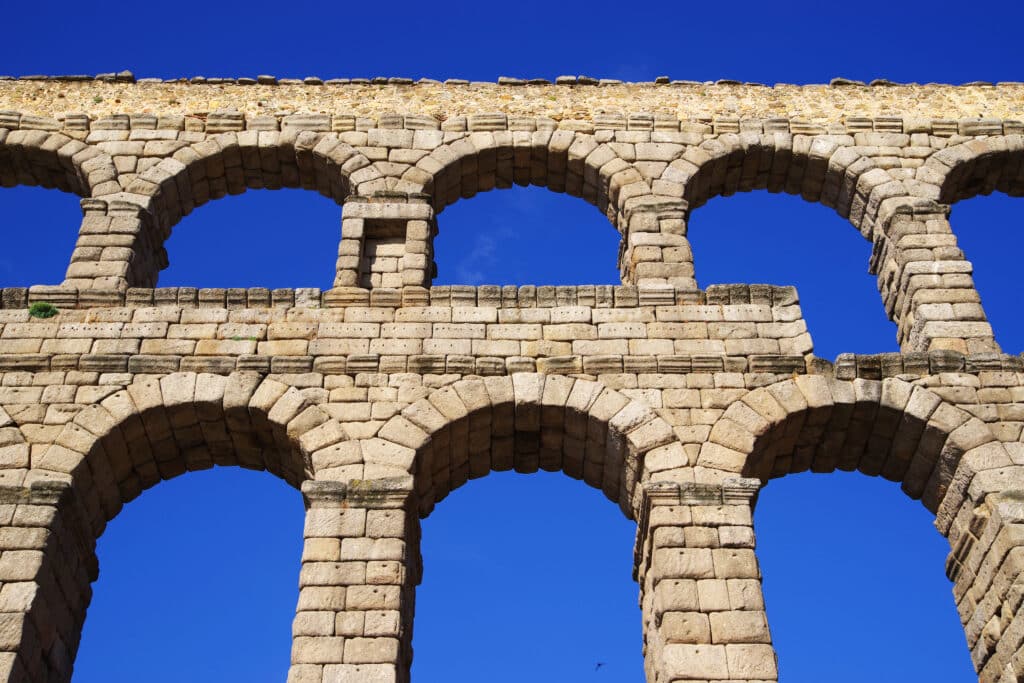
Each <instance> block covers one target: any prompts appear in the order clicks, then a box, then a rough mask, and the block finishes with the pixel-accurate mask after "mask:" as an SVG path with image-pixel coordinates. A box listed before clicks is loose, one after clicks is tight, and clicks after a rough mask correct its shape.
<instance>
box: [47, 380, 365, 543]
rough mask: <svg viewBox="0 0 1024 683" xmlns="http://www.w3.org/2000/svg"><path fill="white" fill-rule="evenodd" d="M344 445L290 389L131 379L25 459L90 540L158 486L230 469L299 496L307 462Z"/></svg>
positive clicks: (331, 423) (326, 420)
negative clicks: (73, 506) (72, 506)
mask: <svg viewBox="0 0 1024 683" xmlns="http://www.w3.org/2000/svg"><path fill="white" fill-rule="evenodd" d="M346 438H347V437H346V435H345V432H344V430H343V428H342V427H341V425H340V424H338V423H337V422H336V421H335V420H333V419H332V418H331V417H330V416H329V415H328V414H327V412H326V411H324V410H323V409H322V408H321V407H320V406H319V405H317V403H316V402H315V401H314V400H313V399H311V398H310V397H308V396H307V395H306V394H304V393H303V392H302V391H300V390H299V389H296V388H295V387H292V386H289V385H287V384H284V383H282V382H278V381H276V380H272V379H267V378H263V377H261V376H260V375H258V374H256V373H244V372H238V373H232V374H231V375H226V376H225V375H214V374H206V373H198V374H197V373H194V372H177V373H173V374H169V375H164V376H162V377H158V376H146V377H141V378H138V379H136V381H134V382H133V383H132V384H129V385H127V386H126V387H125V388H124V389H122V390H119V391H116V392H114V393H112V394H111V395H109V396H107V397H106V398H104V399H103V400H102V401H100V402H98V403H96V404H93V405H90V406H88V407H87V408H85V409H84V410H82V411H80V412H79V413H78V414H77V415H76V416H75V418H74V420H72V421H71V422H69V423H68V424H67V425H65V427H64V428H63V429H62V430H61V432H60V434H59V435H58V436H57V438H56V439H55V441H54V443H53V444H52V445H50V446H49V447H48V448H46V449H44V450H42V451H41V452H40V453H39V454H38V455H37V456H36V455H34V456H33V458H32V463H31V469H30V471H29V478H30V479H31V480H40V479H45V480H59V481H64V482H66V483H68V484H70V485H72V486H73V487H74V489H75V490H76V495H77V497H78V498H79V500H80V501H81V502H82V504H83V505H84V506H85V511H86V512H87V514H88V520H89V522H90V526H91V528H92V529H93V530H94V532H95V534H96V535H97V536H99V534H100V533H102V530H103V528H104V526H105V524H106V522H107V521H109V520H110V519H112V518H113V517H114V516H115V515H116V514H117V513H118V511H119V510H120V509H121V507H122V505H124V504H125V503H127V502H129V501H130V500H132V499H133V498H135V497H136V496H138V495H139V494H140V493H141V492H142V491H144V490H145V489H147V488H149V487H150V486H153V485H155V484H156V483H158V482H159V481H161V480H163V479H170V478H173V477H175V476H178V475H180V474H183V473H184V472H186V471H189V470H194V469H207V468H210V467H213V466H214V465H238V466H241V467H246V468H249V469H265V470H267V471H269V472H270V473H272V474H274V475H276V476H278V477H280V478H281V479H284V480H285V481H286V482H288V483H289V484H291V485H292V486H294V487H295V488H299V486H300V485H301V484H302V482H303V481H305V480H307V479H310V478H311V477H312V476H313V462H314V459H315V458H316V453H317V452H318V451H320V450H322V449H324V448H328V447H330V446H332V445H334V444H337V443H338V442H340V441H343V440H345V439H346Z"/></svg>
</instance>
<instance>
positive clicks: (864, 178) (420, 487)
mask: <svg viewBox="0 0 1024 683" xmlns="http://www.w3.org/2000/svg"><path fill="white" fill-rule="evenodd" d="M132 80H134V78H133V77H131V76H130V74H127V75H126V74H117V75H109V76H104V77H103V78H102V79H100V80H97V81H88V82H70V81H58V80H43V81H34V80H33V81H29V80H17V81H0V108H5V109H9V110H10V111H0V185H3V186H13V185H19V184H35V185H44V186H52V187H57V188H60V189H63V190H65V191H69V192H75V193H77V194H79V195H80V196H81V197H82V207H83V212H84V218H83V221H82V226H81V231H80V237H79V242H78V246H77V248H76V249H75V252H74V255H73V257H72V262H71V264H70V266H69V268H68V275H67V279H66V281H65V282H64V283H62V284H60V285H39V286H36V287H32V288H27V289H26V288H7V289H2V290H0V672H2V675H3V676H4V677H6V679H7V680H19V681H21V680H25V681H40V682H42V681H47V682H49V681H67V680H69V679H70V673H71V668H72V665H73V661H74V655H75V651H76V649H77V643H78V638H79V633H80V629H81V624H82V621H83V619H84V615H85V610H86V607H87V605H88V603H89V597H90V583H91V581H92V580H93V579H94V578H95V576H96V571H97V564H96V557H95V542H96V538H97V537H98V536H99V534H100V533H101V532H102V530H103V528H104V526H105V525H106V523H107V522H108V521H109V520H110V519H112V518H113V517H114V516H115V515H117V513H118V511H119V510H120V509H121V507H122V506H123V505H124V503H125V502H127V501H130V500H131V499H133V498H134V497H135V496H137V495H139V494H140V493H141V492H142V491H143V490H145V489H146V488H148V487H150V486H153V485H155V484H156V483H157V482H159V481H161V480H163V479H169V478H171V477H175V476H178V475H180V474H183V473H185V472H187V471H190V470H195V469H202V468H208V467H212V466H213V465H239V466H243V467H250V468H258V469H266V470H268V471H270V472H273V473H275V474H277V475H278V476H280V477H281V478H283V479H284V480H286V481H288V482H289V483H291V484H292V485H294V486H296V487H299V488H301V490H302V492H303V494H304V496H305V500H306V502H307V507H308V512H307V520H306V525H305V545H304V551H303V557H302V568H301V572H300V579H299V580H300V586H301V591H300V598H299V604H298V607H297V614H296V618H295V622H294V625H293V635H294V642H293V649H292V658H293V666H292V669H291V672H290V674H289V680H291V681H293V682H295V683H297V682H299V681H302V682H306V681H316V682H319V683H328V682H333V681H342V680H344V681H367V682H384V681H387V682H394V683H397V682H400V681H406V680H407V679H408V671H409V665H410V662H411V658H412V649H411V634H412V623H413V622H412V615H413V603H414V591H415V586H416V584H417V583H418V581H419V577H420V574H421V568H420V557H419V536H418V534H419V522H418V520H419V519H420V518H421V517H423V516H425V515H427V514H429V513H430V511H431V510H432V509H433V507H434V505H435V504H437V503H438V502H439V501H441V500H442V499H443V498H444V497H445V496H446V495H447V494H448V493H450V492H451V491H452V490H454V489H455V488H457V487H459V486H461V485H463V484H464V483H466V482H467V481H468V480H469V479H472V478H476V477H481V476H484V475H486V474H487V473H488V472H490V471H492V470H507V469H515V470H517V471H520V472H534V471H537V470H539V469H544V470H552V471H556V470H560V471H562V472H564V473H566V474H567V475H569V476H571V477H574V478H577V479H582V480H583V481H584V482H585V483H587V484H589V485H591V486H594V487H596V488H598V489H600V490H602V491H603V492H604V493H605V495H606V496H607V497H608V498H609V499H610V500H611V501H613V502H614V503H615V504H617V505H618V506H619V507H620V508H621V510H622V511H623V513H624V514H625V515H626V516H627V517H629V518H631V519H635V520H636V521H637V522H638V525H639V533H638V538H637V544H636V547H635V549H634V559H635V564H634V566H635V578H636V580H637V581H638V582H639V584H640V587H641V606H642V623H643V633H644V647H645V662H646V670H647V676H648V680H650V681H652V682H654V681H657V682H662V681H665V682H667V681H680V680H700V681H708V680H716V681H717V680H730V681H774V680H776V679H777V670H776V666H775V657H774V652H773V650H772V647H771V638H770V632H769V627H768V625H769V621H768V615H767V614H766V612H765V605H764V601H763V599H762V595H761V584H760V570H759V568H758V563H757V558H756V554H755V536H754V530H753V528H752V506H753V503H754V501H755V500H756V493H757V491H758V489H759V487H760V486H761V485H763V484H765V483H767V482H768V481H769V480H770V479H772V478H774V477H779V476H783V475H785V474H788V473H791V472H799V471H804V470H813V471H819V472H829V471H833V470H836V469H843V470H859V471H861V472H863V473H865V474H868V475H879V476H883V477H886V478H887V479H890V480H893V481H897V482H900V483H901V484H902V487H903V490H904V491H906V493H907V495H909V496H911V497H912V498H915V499H920V500H921V501H922V503H923V504H924V505H925V506H926V507H927V509H929V510H930V511H932V512H933V513H934V514H935V515H936V527H937V528H938V529H939V531H940V532H942V533H943V534H944V535H946V536H947V537H948V538H949V541H950V544H951V549H952V551H951V553H950V556H949V561H948V563H947V567H946V569H947V573H948V575H949V577H950V579H951V580H952V581H953V582H954V588H953V595H954V598H955V600H956V604H957V607H958V609H959V611H960V614H961V617H962V620H963V623H964V629H965V633H966V637H967V644H968V646H969V647H970V650H971V653H972V657H973V660H974V663H975V666H976V668H977V670H978V675H979V680H981V681H985V682H986V683H988V682H996V681H999V682H1003V681H1011V680H1017V679H1018V678H1019V677H1021V676H1024V617H1022V618H1021V619H1017V618H1016V614H1017V612H1018V611H1019V609H1020V606H1021V602H1022V601H1024V591H1022V590H1021V588H1020V585H1021V582H1022V581H1024V577H1022V569H1024V550H1022V546H1024V531H1022V530H1024V469H1018V468H1022V467H1024V446H1022V445H1021V443H1022V441H1024V438H1022V431H1024V409H1022V407H1021V404H1022V403H1024V364H1022V361H1021V358H1020V357H1018V356H1011V355H1006V354H1003V353H1001V352H1000V349H999V347H998V346H997V345H996V342H995V339H994V338H993V335H992V331H991V328H990V327H989V325H988V323H987V322H986V319H985V314H984V311H983V309H982V307H981V302H980V299H979V297H978V295H977V292H976V290H975V289H974V285H973V281H972V278H971V265H970V263H969V262H968V261H967V260H965V258H964V256H963V254H962V253H961V252H960V250H959V249H958V248H957V246H956V237H955V235H954V234H953V232H952V230H951V229H950V225H949V221H948V214H949V210H950V205H951V204H952V203H954V202H956V201H959V200H961V199H964V198H967V197H970V196H973V195H975V194H979V193H987V192H991V191H993V190H1000V191H1003V192H1007V193H1009V194H1014V195H1020V194H1024V174H1022V173H1024V171H1022V169H1024V165H1022V163H1021V160H1022V158H1024V136H1022V130H1024V127H1022V125H1021V123H1019V121H1018V119H1019V118H1021V115H1020V112H1021V108H1022V106H1024V102H1022V94H1024V88H1022V87H1021V86H1018V85H1013V84H1008V85H1000V86H997V87H983V86H970V87H952V86H873V87H867V86H859V85H839V84H838V83H837V85H835V86H833V87H826V86H807V87H802V88H797V87H794V86H778V87H775V88H765V87H760V86H738V85H726V84H722V85H699V84H696V85H695V84H666V85H657V86H656V85H653V84H646V85H645V84H617V83H604V82H601V83H598V82H597V81H593V80H592V79H585V78H575V77H574V78H560V79H559V81H558V82H559V83H560V85H530V84H522V82H521V81H518V79H503V81H502V84H501V85H494V84H466V85H460V84H455V83H449V84H437V83H433V82H423V83H417V84H411V83H410V82H407V81H405V80H403V79H392V80H391V81H386V82H384V83H382V84H379V85H375V84H362V83H355V84H351V83H350V84H331V83H328V84H324V83H323V82H322V81H319V79H308V80H307V84H304V85H298V84H288V83H286V82H285V81H284V80H277V79H275V78H274V77H272V76H260V77H259V78H258V79H248V80H245V81H244V83H249V81H250V80H251V81H252V82H253V83H254V84H247V85H243V84H242V83H243V82H242V81H239V82H235V81H231V82H230V83H228V82H216V83H212V82H211V80H212V79H209V80H208V79H197V80H196V82H194V83H184V82H177V83H153V82H145V83H142V82H140V83H137V84H133V83H131V82H130V81H132ZM202 81H205V82H202ZM259 102H262V103H263V104H262V105H259V104H257V103H259ZM111 103H114V104H116V105H117V108H116V109H111ZM229 107H230V109H229ZM625 108H628V110H625ZM67 111H80V112H82V113H80V114H67V113H62V112H67ZM132 112H144V113H132ZM979 114H980V115H981V116H983V117H985V118H975V117H977V116H979ZM513 184H537V185H543V186H546V187H549V188H550V189H552V190H556V191H560V192H567V193H569V194H572V195H575V196H579V197H582V198H583V199H585V200H586V201H588V202H590V203H591V204H593V205H595V206H596V207H597V208H598V210H600V211H602V212H603V213H604V214H605V215H606V216H607V217H608V219H609V220H610V221H611V222H612V223H613V225H615V227H616V228H617V229H618V230H619V231H620V233H621V234H622V248H621V250H620V254H619V267H620V272H621V273H622V280H623V285H621V286H615V287H612V286H593V285H579V286H572V287H545V286H518V287H517V286H505V287H499V286H480V287H469V286H446V287H430V282H431V279H432V277H433V274H434V269H435V265H434V261H433V238H434V235H435V233H436V228H437V220H438V214H439V213H440V212H441V211H442V210H443V209H444V208H445V207H446V206H447V205H448V204H451V203H453V202H454V201H457V200H458V199H460V198H468V197H471V196H472V195H473V194H475V193H477V192H480V191H484V190H487V189H491V188H493V187H508V186H511V185H513ZM258 187H267V188H275V187H303V188H306V189H311V190H316V191H318V192H320V193H322V194H325V195H327V196H329V197H331V198H333V199H334V200H335V201H337V202H338V203H339V204H343V205H344V217H343V221H342V226H341V239H340V240H339V249H338V261H337V276H336V280H335V285H336V286H335V287H334V288H333V289H331V290H327V291H320V290H315V289H294V290H291V289H277V290H273V291H271V290H267V289H261V288H250V289H212V288H206V289H200V288H190V287H179V288H163V289H155V288H154V286H155V285H156V282H157V274H158V272H159V270H160V269H161V268H163V267H165V266H166V264H167V259H168V256H167V254H166V252H165V251H164V248H163V243H164V240H165V239H166V238H167V236H168V234H169V231H170V229H171V227H172V226H173V225H174V224H175V223H176V222H177V221H178V220H180V218H181V217H182V216H183V215H185V214H187V213H189V212H190V211H192V210H193V209H195V208H196V207H198V206H200V205H202V204H203V203H205V202H207V201H209V200H212V199H216V198H219V197H222V196H224V195H225V194H228V193H238V192H243V191H245V190H246V189H247V188H258ZM757 188H766V189H769V190H772V191H781V192H788V193H792V194H799V195H801V196H802V197H804V198H805V199H807V200H808V201H817V202H821V203H824V204H826V205H827V206H830V207H833V208H834V209H835V210H836V211H837V212H839V213H840V215H842V216H844V217H846V218H848V219H849V220H850V222H851V223H852V224H853V225H854V227H855V228H857V229H858V230H859V231H860V232H861V233H862V235H863V236H864V237H865V238H866V239H869V240H870V241H871V242H872V244H873V245H874V249H873V255H872V259H871V263H870V268H871V270H872V272H873V273H875V274H876V275H877V276H878V283H879V291H880V292H881V296H882V304H883V305H884V307H885V309H886V311H887V313H888V314H889V316H890V317H891V318H892V319H893V320H894V321H895V322H896V323H897V327H898V335H899V342H900V345H901V349H902V352H901V353H892V354H882V355H875V356H858V355H853V354H844V355H841V356H839V358H837V359H836V360H835V362H834V363H831V362H828V361H826V360H823V359H820V358H816V357H815V356H814V355H813V353H812V342H811V334H810V332H812V331H808V329H807V327H806V325H805V324H804V322H803V319H802V315H801V312H800V308H799V301H798V297H797V294H796V292H795V290H794V289H793V288H790V287H771V286H765V285H723V286H714V287H709V288H708V289H706V290H699V289H698V288H697V287H696V284H695V280H694V272H695V271H694V269H695V268H696V267H699V265H700V264H699V263H694V261H693V258H692V253H691V251H690V248H689V244H688V241H687V239H686V223H687V220H688V217H689V211H690V210H691V209H692V208H695V207H697V206H700V205H701V204H703V203H704V202H706V201H708V200H709V199H710V198H712V197H715V196H717V195H722V194H730V193H733V192H737V191H746V190H751V189H757ZM0 284H2V283H0ZM197 284H201V283H197ZM44 301H45V302H49V303H52V304H55V305H56V306H57V308H58V309H59V314H58V315H56V316H54V317H52V318H45V319H42V318H34V317H32V316H31V315H30V314H29V311H28V306H29V305H30V304H32V303H36V302H44Z"/></svg>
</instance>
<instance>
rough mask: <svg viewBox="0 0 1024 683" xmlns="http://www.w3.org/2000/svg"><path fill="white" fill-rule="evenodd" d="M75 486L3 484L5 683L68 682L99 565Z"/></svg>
mask: <svg viewBox="0 0 1024 683" xmlns="http://www.w3.org/2000/svg"><path fill="white" fill-rule="evenodd" d="M84 519H85V517H84V515H82V514H81V513H80V511H79V510H78V508H77V506H76V504H75V497H74V496H73V495H72V490H71V487H70V485H69V484H67V483H65V482H60V481H46V480H41V481H36V482H33V484H32V485H31V486H30V487H26V488H22V487H13V486H4V487H0V680H4V681H27V682H31V683H65V682H67V681H70V680H71V670H72V667H73V665H74V661H75V654H76V653H77V651H78V643H79V640H80V638H81V632H82V623H83V621H84V619H85V610H86V607H87V606H88V604H89V599H90V597H91V596H92V588H91V584H92V582H93V581H95V580H96V578H97V575H98V567H97V562H96V554H95V536H94V534H93V533H92V532H91V531H90V530H89V529H87V527H86V525H85V524H84Z"/></svg>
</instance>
